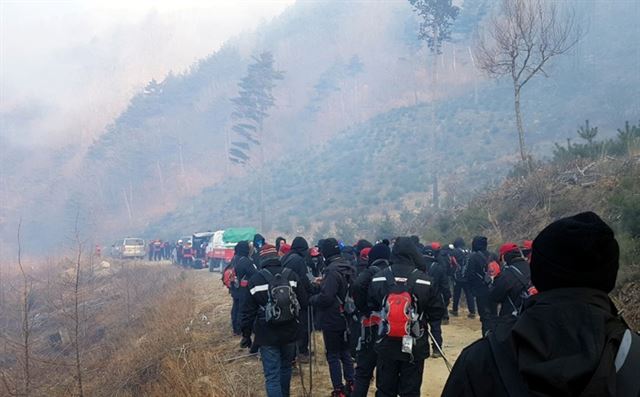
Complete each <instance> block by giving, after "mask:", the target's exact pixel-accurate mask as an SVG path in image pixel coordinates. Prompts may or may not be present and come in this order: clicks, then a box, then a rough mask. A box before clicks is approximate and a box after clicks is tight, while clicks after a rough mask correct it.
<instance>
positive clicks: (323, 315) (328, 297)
mask: <svg viewBox="0 0 640 397" xmlns="http://www.w3.org/2000/svg"><path fill="white" fill-rule="evenodd" d="M327 262H329V265H328V266H327V267H326V268H325V270H324V278H323V280H322V285H321V286H320V293H318V294H316V295H314V296H312V297H311V299H310V301H309V302H310V303H311V305H313V306H315V307H316V308H317V313H318V324H319V325H320V328H321V329H322V330H325V331H344V330H346V329H347V325H348V322H347V318H346V315H345V313H343V312H342V309H341V306H342V305H341V304H340V301H342V302H344V301H345V298H346V296H347V293H348V291H349V285H350V284H351V282H353V281H354V279H355V268H354V267H353V265H352V264H351V262H349V261H348V260H347V259H345V258H343V257H342V256H340V255H336V256H333V257H331V258H328V259H327ZM338 298H339V299H340V300H338Z"/></svg>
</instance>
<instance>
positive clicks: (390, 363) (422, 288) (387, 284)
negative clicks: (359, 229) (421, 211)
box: [368, 237, 444, 397]
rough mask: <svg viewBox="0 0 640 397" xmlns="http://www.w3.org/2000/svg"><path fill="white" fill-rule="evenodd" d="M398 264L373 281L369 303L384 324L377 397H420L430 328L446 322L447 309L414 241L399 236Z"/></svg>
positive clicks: (395, 250) (394, 259) (395, 251)
mask: <svg viewBox="0 0 640 397" xmlns="http://www.w3.org/2000/svg"><path fill="white" fill-rule="evenodd" d="M391 261H392V264H391V266H389V267H388V268H386V269H384V270H381V271H379V272H378V273H376V274H375V276H374V277H373V279H372V280H371V286H370V287H369V292H368V300H369V307H370V308H371V310H373V311H379V312H380V317H381V320H382V323H381V325H380V332H379V336H378V340H377V342H376V345H375V350H376V353H377V354H378V362H377V365H376V388H377V391H376V396H378V397H387V396H397V395H400V396H416V397H417V396H420V387H421V386H422V375H423V371H424V360H425V359H426V358H427V357H429V336H428V329H427V323H428V322H429V321H438V320H440V319H442V316H443V314H444V307H443V305H442V302H441V300H440V299H439V298H438V296H437V293H436V290H435V288H434V287H433V285H432V280H431V279H430V278H429V277H428V276H427V275H426V273H424V272H423V271H421V270H419V269H420V268H425V267H426V264H425V263H424V258H423V257H422V255H421V254H420V252H419V251H418V248H417V247H416V245H415V244H414V242H413V241H412V240H411V238H408V237H398V239H397V240H396V243H395V245H394V246H393V250H392V257H391Z"/></svg>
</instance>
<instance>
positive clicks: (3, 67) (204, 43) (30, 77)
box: [0, 0, 294, 144]
mask: <svg viewBox="0 0 640 397" xmlns="http://www.w3.org/2000/svg"><path fill="white" fill-rule="evenodd" d="M292 3H294V0H208V1H204V0H202V1H197V0H156V1H148V0H72V1H68V0H64V1H56V0H40V1H35V0H34V1H29V0H17V1H13V0H0V118H1V120H0V128H1V130H0V135H2V136H4V137H8V138H9V139H11V140H12V141H14V142H21V143H27V144H30V143H42V142H46V143H64V142H67V141H68V140H69V139H82V140H83V142H89V141H90V140H91V139H92V137H93V136H95V134H96V133H99V132H100V131H101V130H102V128H104V126H105V125H106V124H107V123H108V122H110V121H111V120H112V119H113V118H114V117H115V116H117V115H118V113H119V112H120V111H122V110H123V109H124V107H125V106H126V103H127V101H128V100H129V99H130V98H131V96H132V95H133V93H135V92H136V91H137V90H139V89H140V88H141V87H143V86H144V85H145V83H146V82H147V81H149V80H150V79H152V78H155V79H157V80H161V79H162V78H163V77H164V76H165V75H166V74H167V73H168V72H169V71H174V72H181V71H183V70H185V68H187V67H188V66H189V65H191V64H192V63H193V62H194V61H196V60H198V59H199V58H202V57H204V56H206V55H208V54H210V53H211V52H213V51H214V50H215V49H217V48H218V47H219V46H220V45H221V44H222V43H223V42H224V41H225V40H226V39H228V38H230V37H232V36H234V35H236V34H238V33H240V32H242V31H246V30H252V29H254V28H255V27H256V26H257V25H258V24H259V23H260V22H262V21H266V20H270V19H271V18H273V17H274V16H276V15H278V14H280V13H281V12H282V11H283V10H284V9H285V8H287V6H289V5H291V4H292Z"/></svg>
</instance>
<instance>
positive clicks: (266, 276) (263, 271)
mask: <svg viewBox="0 0 640 397" xmlns="http://www.w3.org/2000/svg"><path fill="white" fill-rule="evenodd" d="M260 274H262V277H264V279H265V280H266V282H267V284H269V283H271V280H273V274H271V272H270V271H269V270H267V269H260Z"/></svg>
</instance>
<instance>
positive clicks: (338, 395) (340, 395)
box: [331, 387, 347, 397]
mask: <svg viewBox="0 0 640 397" xmlns="http://www.w3.org/2000/svg"><path fill="white" fill-rule="evenodd" d="M331 397H347V394H346V393H345V392H344V390H343V388H342V387H341V388H339V389H334V390H333V391H332V392H331Z"/></svg>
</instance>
